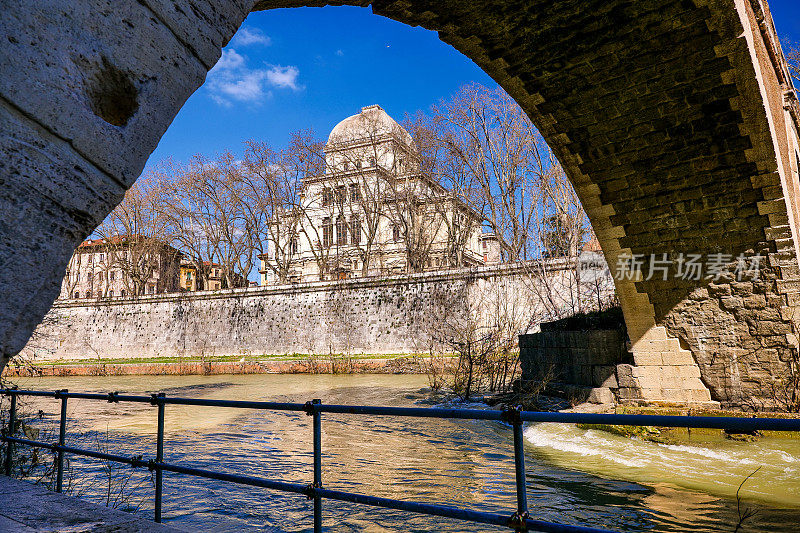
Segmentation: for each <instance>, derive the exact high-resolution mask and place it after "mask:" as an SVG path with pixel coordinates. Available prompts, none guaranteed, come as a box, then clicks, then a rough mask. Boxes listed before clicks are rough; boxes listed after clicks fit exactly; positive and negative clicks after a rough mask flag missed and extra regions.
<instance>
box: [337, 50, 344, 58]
mask: <svg viewBox="0 0 800 533" xmlns="http://www.w3.org/2000/svg"><path fill="white" fill-rule="evenodd" d="M336 55H337V56H339V57H342V56H343V55H344V52H342V50H341V49H339V50H336Z"/></svg>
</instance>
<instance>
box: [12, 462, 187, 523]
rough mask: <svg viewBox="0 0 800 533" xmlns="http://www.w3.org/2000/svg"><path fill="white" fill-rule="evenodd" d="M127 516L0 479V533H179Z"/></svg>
mask: <svg viewBox="0 0 800 533" xmlns="http://www.w3.org/2000/svg"><path fill="white" fill-rule="evenodd" d="M179 531H180V530H178V529H174V528H171V527H167V526H163V525H161V524H156V523H155V522H150V521H148V520H143V519H141V518H138V517H136V516H134V515H132V514H130V513H125V512H122V511H117V510H115V509H109V508H108V507H101V506H99V505H95V504H92V503H88V502H85V501H83V500H79V499H78V498H73V497H71V496H64V495H63V494H58V493H55V492H50V491H49V490H47V489H46V488H45V487H43V486H41V485H33V484H31V483H26V482H24V481H19V480H16V479H11V478H8V477H6V476H0V533H44V532H47V533H55V532H58V533H178V532H179Z"/></svg>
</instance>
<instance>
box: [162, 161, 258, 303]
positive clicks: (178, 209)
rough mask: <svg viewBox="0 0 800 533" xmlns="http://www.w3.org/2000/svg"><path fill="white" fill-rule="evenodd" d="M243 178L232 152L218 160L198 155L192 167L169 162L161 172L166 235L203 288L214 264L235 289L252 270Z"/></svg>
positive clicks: (252, 250)
mask: <svg viewBox="0 0 800 533" xmlns="http://www.w3.org/2000/svg"><path fill="white" fill-rule="evenodd" d="M244 175H245V172H243V170H242V168H241V165H240V164H239V163H238V162H237V161H236V159H235V158H234V156H233V154H231V153H229V152H228V153H224V154H222V155H221V156H219V157H218V158H217V159H213V160H212V159H208V158H206V157H203V156H200V155H196V156H194V157H193V158H192V160H191V161H190V163H189V164H188V165H178V164H175V163H172V162H165V163H163V164H162V165H161V167H160V168H159V170H158V177H159V180H160V183H161V184H162V186H161V187H160V188H159V190H160V191H161V193H162V195H161V211H162V214H163V216H164V220H165V221H166V224H167V227H168V229H169V231H168V232H166V233H167V234H168V235H170V236H171V238H172V240H173V243H174V244H175V246H176V247H177V248H178V249H180V250H181V251H182V252H183V253H184V255H185V256H186V258H187V259H188V260H189V261H190V262H191V263H192V264H193V266H194V267H195V269H196V271H197V275H198V280H199V281H202V285H203V286H204V287H207V286H208V281H209V276H210V271H211V266H212V265H213V264H214V263H218V264H220V266H221V270H222V273H223V276H224V282H225V283H224V285H225V286H227V287H230V288H234V287H238V286H241V285H243V284H246V283H247V276H248V275H249V273H250V270H252V267H253V263H254V260H255V259H254V256H255V253H254V249H255V247H254V243H253V237H252V234H251V232H250V231H249V226H248V223H250V222H251V221H250V220H248V217H247V216H246V214H245V213H244V208H243V203H244V201H245V199H246V198H247V196H246V193H247V192H248V191H247V187H246V184H244V183H243V182H244Z"/></svg>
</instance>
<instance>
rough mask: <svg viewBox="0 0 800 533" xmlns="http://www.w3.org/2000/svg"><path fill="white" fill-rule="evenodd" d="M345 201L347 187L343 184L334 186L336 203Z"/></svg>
mask: <svg viewBox="0 0 800 533" xmlns="http://www.w3.org/2000/svg"><path fill="white" fill-rule="evenodd" d="M346 201H347V188H346V187H345V186H344V185H339V186H338V187H336V203H337V204H343V203H345V202H346Z"/></svg>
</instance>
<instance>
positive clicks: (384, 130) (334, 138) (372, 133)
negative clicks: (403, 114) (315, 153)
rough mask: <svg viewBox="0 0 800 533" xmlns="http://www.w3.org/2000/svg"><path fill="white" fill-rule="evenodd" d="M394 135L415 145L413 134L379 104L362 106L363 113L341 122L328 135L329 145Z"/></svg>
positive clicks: (406, 142) (409, 144)
mask: <svg viewBox="0 0 800 533" xmlns="http://www.w3.org/2000/svg"><path fill="white" fill-rule="evenodd" d="M383 135H394V137H395V138H397V139H399V140H400V141H402V142H403V143H404V144H406V145H408V146H409V147H411V146H413V145H414V141H413V139H412V138H411V135H409V133H408V132H407V131H406V130H405V128H403V127H402V126H401V125H400V124H398V123H397V121H396V120H395V119H393V118H392V117H390V116H389V115H388V114H387V113H386V111H384V110H383V108H381V106H379V105H370V106H367V107H362V108H361V113H359V114H357V115H353V116H350V117H347V118H346V119H344V120H343V121H341V122H339V123H338V124H337V125H336V126H335V127H334V128H333V130H331V134H330V135H329V136H328V146H330V145H333V144H340V143H347V142H352V141H359V140H368V139H371V138H372V139H374V138H376V137H379V136H383Z"/></svg>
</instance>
